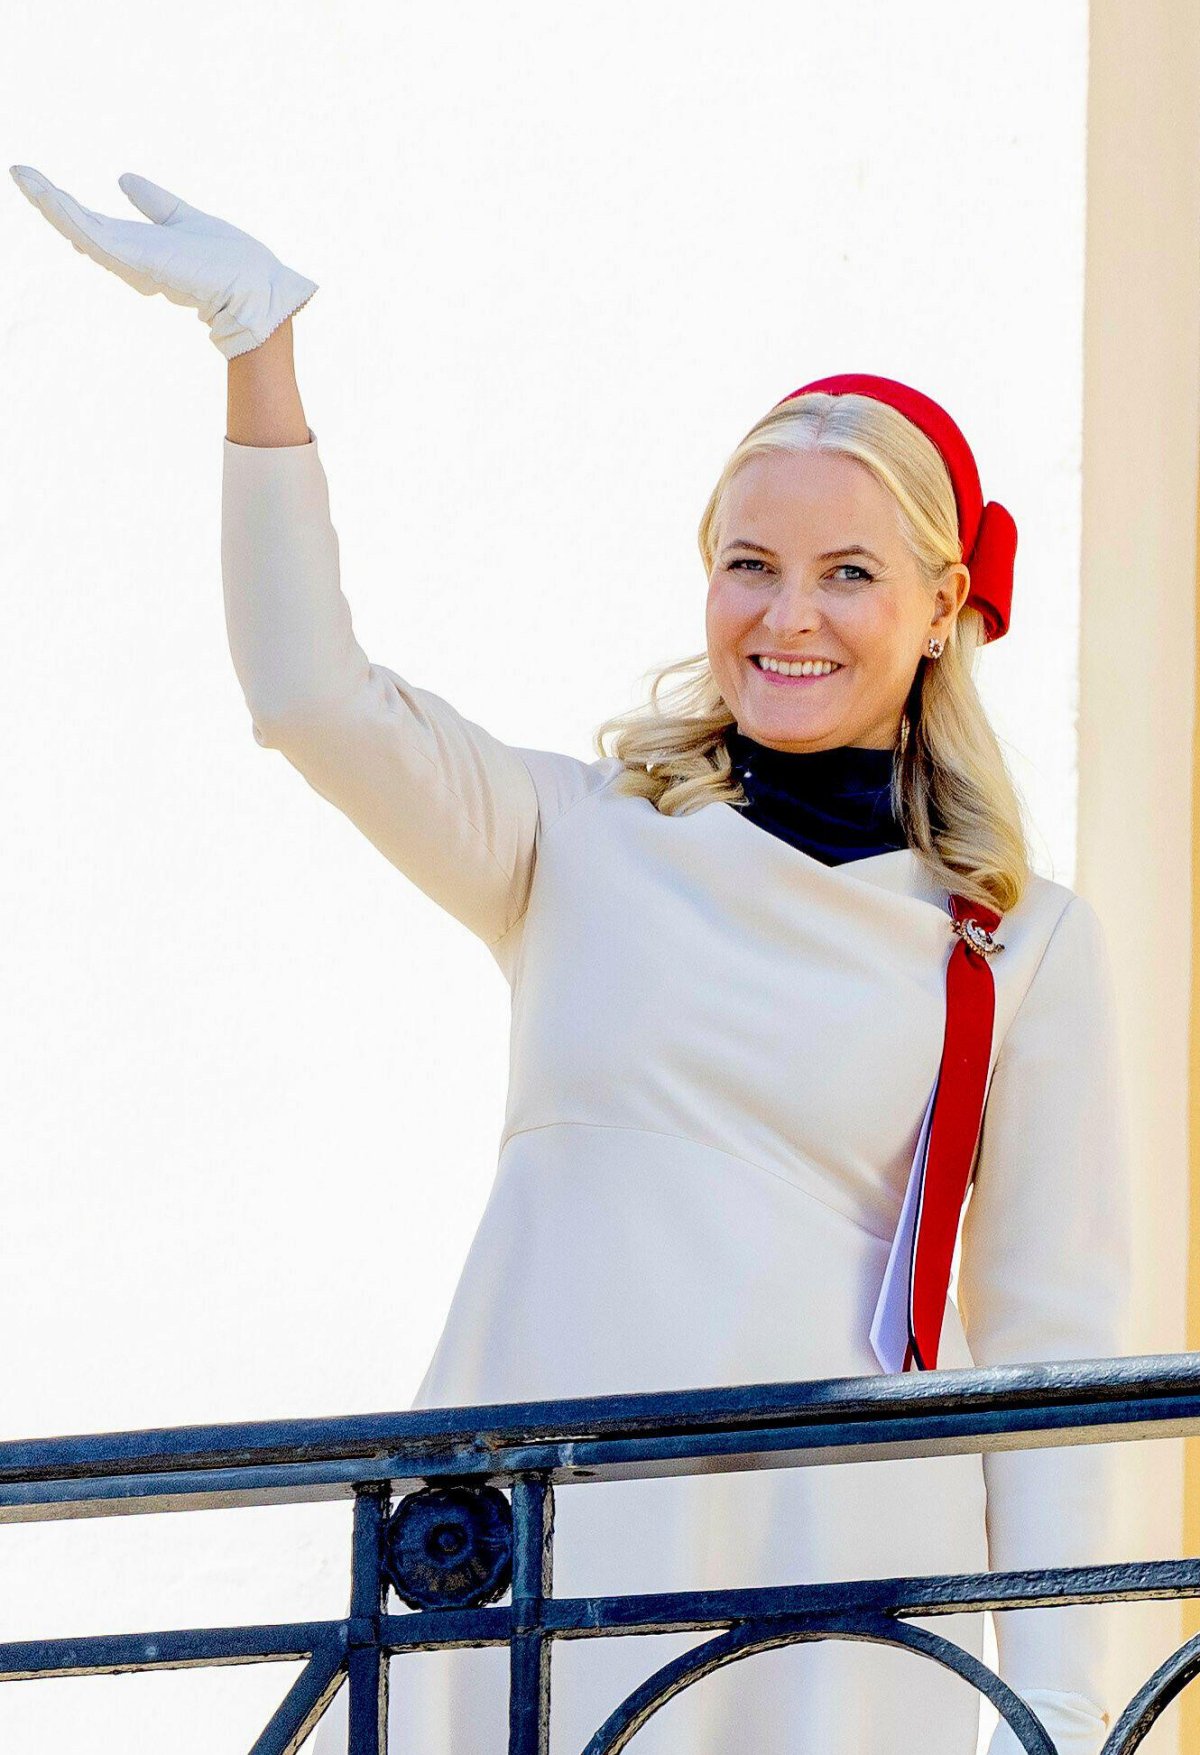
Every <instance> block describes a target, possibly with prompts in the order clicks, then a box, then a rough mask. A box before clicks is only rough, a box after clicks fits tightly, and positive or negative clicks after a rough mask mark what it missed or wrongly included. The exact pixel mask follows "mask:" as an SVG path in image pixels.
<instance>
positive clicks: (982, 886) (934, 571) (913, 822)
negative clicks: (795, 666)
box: [594, 391, 1030, 913]
mask: <svg viewBox="0 0 1200 1755" xmlns="http://www.w3.org/2000/svg"><path fill="white" fill-rule="evenodd" d="M808 450H816V451H834V452H840V453H841V454H842V455H843V456H846V457H853V458H855V459H856V460H857V461H858V462H860V463H863V464H865V465H866V467H867V468H868V469H869V470H870V471H871V473H872V474H873V475H874V476H875V478H876V480H877V481H879V482H881V483H882V485H883V486H884V487H885V488H887V490H888V492H889V493H890V494H891V495H892V498H893V500H894V501H895V504H896V509H897V514H898V526H899V529H900V531H901V534H902V536H903V538H904V541H905V542H906V544H907V546H908V548H909V549H910V550H911V552H912V554H913V556H914V558H915V560H916V562H917V565H918V567H919V569H920V572H921V575H922V578H923V579H924V581H925V584H926V585H927V587H928V589H929V594H930V597H931V598H932V596H933V594H934V592H935V590H936V588H937V586H938V584H939V582H940V581H941V579H942V577H943V575H944V574H945V572H946V571H947V569H948V568H949V567H951V566H953V565H956V564H958V563H959V562H961V561H962V559H963V553H962V543H961V540H960V538H959V533H958V511H957V507H956V505H955V500H954V488H953V485H952V483H951V481H950V475H949V472H948V471H947V469H946V465H945V463H944V461H943V459H942V455H941V453H940V452H939V450H938V449H937V446H936V445H935V444H934V443H933V441H932V440H931V439H929V438H928V437H927V436H926V434H925V433H923V432H922V431H921V429H920V428H919V427H918V426H916V425H914V423H913V422H912V421H910V420H908V419H907V417H906V416H904V415H902V414H901V413H900V412H899V410H898V409H895V408H892V407H891V406H890V405H889V404H887V403H885V402H879V401H877V400H876V399H875V398H874V397H869V396H861V395H853V394H847V395H840V396H834V395H830V394H828V393H826V392H823V391H809V392H807V393H805V394H804V395H802V396H797V397H794V398H793V399H792V400H791V401H788V402H783V403H780V404H779V405H778V406H777V407H775V408H772V409H771V410H770V411H769V412H768V413H767V414H765V415H764V416H763V418H762V419H761V420H760V421H758V422H757V423H756V424H755V425H754V426H753V427H751V429H750V431H749V432H748V433H747V434H746V436H745V438H743V439H742V440H741V442H740V444H738V446H737V447H736V449H735V450H734V451H733V453H732V455H731V456H730V457H729V459H728V461H727V462H726V464H725V467H724V469H723V470H722V471H721V475H720V479H719V480H718V482H717V484H716V486H715V487H714V489H713V491H712V494H711V495H710V497H709V501H708V505H707V506H706V507H705V509H704V516H703V518H702V519H701V520H700V529H699V533H698V535H699V543H700V555H701V558H702V560H703V562H704V571H705V576H706V577H711V575H712V568H713V560H714V555H715V552H716V540H717V538H716V532H717V528H718V525H719V521H720V517H721V513H722V510H723V506H724V500H725V495H726V493H727V491H728V489H729V486H730V484H731V482H732V481H733V478H734V476H735V475H736V474H737V472H738V470H739V469H740V468H741V466H742V465H743V463H745V462H746V461H747V459H748V458H751V457H755V456H759V455H761V454H763V453H765V452H770V451H808ZM984 644H985V639H984V627H983V618H982V616H981V615H980V612H979V611H978V610H977V609H973V608H972V606H971V600H970V597H968V598H967V599H966V601H965V603H964V604H963V607H962V609H961V610H960V611H959V613H958V615H957V617H956V618H955V621H954V624H953V627H952V629H951V632H950V636H949V638H948V640H947V642H946V645H945V648H944V650H943V652H942V656H941V657H940V658H938V659H936V660H933V659H927V658H922V659H921V661H920V663H919V664H918V666H917V670H916V673H915V675H914V677H913V683H912V688H911V690H910V691H909V695H908V698H907V700H906V702H905V706H904V710H903V713H902V715H901V722H900V728H899V736H898V740H897V744H896V749H895V758H894V762H893V768H892V802H893V806H894V808H895V809H896V811H897V814H898V816H899V820H900V822H901V824H902V825H903V828H904V832H905V835H906V837H907V840H908V845H909V846H910V847H911V848H912V850H913V852H914V853H915V854H916V855H917V857H918V858H919V859H920V860H921V861H922V862H923V864H924V865H925V867H926V868H927V870H928V871H929V873H930V875H931V877H932V878H933V880H934V882H935V883H936V884H938V885H940V886H942V887H943V888H945V889H947V890H949V891H951V892H952V893H956V894H959V895H964V896H967V897H969V898H970V899H971V900H972V901H976V902H981V903H983V904H984V905H985V906H988V907H992V908H997V909H999V910H1000V912H1001V913H1006V912H1007V911H1008V910H1009V909H1010V908H1013V907H1015V905H1016V904H1017V902H1018V901H1019V900H1020V898H1021V895H1022V893H1023V891H1024V889H1025V887H1026V885H1027V884H1028V882H1029V877H1030V866H1029V853H1028V842H1027V839H1026V832H1025V821H1024V812H1023V807H1022V804H1021V800H1020V798H1019V797H1018V794H1017V791H1016V788H1015V787H1014V785H1013V781H1012V778H1011V776H1010V774H1009V771H1008V767H1007V764H1006V762H1005V760H1004V755H1003V752H1002V751H1001V748H1000V745H999V742H998V741H997V738H996V734H995V732H994V731H993V730H992V726H991V724H990V722H989V720H988V717H987V714H986V712H985V710H984V706H983V702H982V701H981V699H980V697H979V694H978V691H977V690H976V687H975V681H974V670H975V661H976V656H977V654H978V652H979V650H980V648H981V647H982V646H983V645H984ZM647 674H648V675H649V676H650V678H651V681H650V695H649V700H648V701H647V703H646V705H645V706H644V707H641V708H637V709H635V710H633V711H632V712H628V713H619V714H616V715H614V716H613V717H612V718H610V719H606V720H605V721H604V723H603V724H602V725H600V726H599V727H598V728H597V730H596V732H595V736H594V744H595V748H596V750H597V752H598V754H600V755H601V756H609V757H616V758H618V759H619V760H620V761H621V762H622V763H623V765H624V772H623V773H622V774H620V775H619V776H618V778H617V781H616V783H615V790H616V791H618V792H621V793H625V794H628V795H630V796H633V797H639V798H648V799H650V800H651V802H652V803H653V804H654V805H655V806H656V808H657V809H658V810H660V811H662V812H663V814H664V815H666V816H674V815H675V814H676V813H679V814H684V813H687V812H689V811H693V810H699V809H700V808H701V807H702V806H703V805H706V804H718V803H729V804H743V805H744V804H745V803H746V802H747V801H746V795H745V793H744V791H743V790H742V787H741V785H740V783H739V782H738V781H737V780H736V779H735V778H734V777H733V774H732V769H731V764H730V759H729V752H728V749H727V748H726V745H725V731H726V729H727V728H728V727H729V726H731V725H734V724H735V723H736V720H735V716H734V714H733V713H732V712H731V711H730V709H729V706H728V705H727V703H726V701H725V699H724V697H723V696H722V694H721V691H720V689H719V688H718V686H717V682H716V679H715V677H714V676H713V673H712V669H711V667H710V665H709V660H708V653H707V652H706V651H705V652H698V653H695V654H693V655H692V656H691V657H688V658H681V659H679V660H678V661H677V662H676V663H674V664H668V665H666V666H664V667H663V668H661V669H659V670H658V671H656V672H652V673H647ZM672 678H677V679H678V680H676V681H675V682H674V683H672V684H671V686H670V687H668V686H667V685H668V683H669V681H670V679H672ZM664 696H665V699H664ZM609 746H611V747H609Z"/></svg>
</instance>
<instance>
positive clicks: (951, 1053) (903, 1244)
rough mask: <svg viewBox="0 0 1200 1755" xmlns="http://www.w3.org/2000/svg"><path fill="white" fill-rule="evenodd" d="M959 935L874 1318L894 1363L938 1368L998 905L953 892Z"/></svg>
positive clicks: (975, 1108)
mask: <svg viewBox="0 0 1200 1755" xmlns="http://www.w3.org/2000/svg"><path fill="white" fill-rule="evenodd" d="M949 907H950V913H951V916H952V918H953V931H954V933H955V934H956V937H957V943H956V944H955V945H954V946H953V948H952V950H951V952H950V959H949V961H948V963H947V965H946V1028H945V1036H944V1039H943V1043H942V1060H941V1065H940V1067H939V1068H938V1075H937V1078H936V1079H935V1081H934V1086H933V1090H932V1092H931V1093H930V1097H929V1102H928V1104H927V1105H926V1108H925V1115H924V1119H923V1120H922V1122H921V1128H920V1132H919V1134H918V1137H917V1149H916V1153H915V1155H914V1157H913V1162H912V1169H911V1170H910V1172H909V1178H908V1188H907V1190H906V1192H905V1196H904V1204H903V1206H902V1207H901V1209H900V1219H899V1222H898V1224H897V1226H896V1234H895V1236H894V1237H893V1239H892V1247H891V1253H890V1254H889V1256H888V1260H887V1266H886V1268H885V1269H884V1275H883V1285H882V1287H881V1288H880V1293H879V1298H878V1301H877V1303H876V1305H875V1315H874V1318H873V1320H872V1323H871V1345H872V1346H873V1348H874V1349H875V1355H876V1357H877V1358H878V1360H879V1362H880V1364H881V1365H882V1366H883V1368H884V1370H885V1371H890V1372H901V1371H907V1370H908V1369H909V1368H910V1366H914V1367H915V1368H916V1369H918V1370H921V1371H933V1370H936V1368H937V1355H938V1342H939V1340H940V1339H941V1333H942V1318H943V1316H944V1315H945V1310H946V1297H947V1293H948V1291H949V1287H950V1270H951V1268H952V1267H953V1264H954V1246H955V1243H956V1241H957V1238H958V1225H959V1220H960V1218H961V1216H962V1209H963V1203H964V1201H965V1200H966V1196H967V1188H968V1185H969V1183H970V1180H971V1170H972V1166H973V1164H974V1159H975V1148H976V1146H977V1144H978V1142H979V1131H980V1127H981V1125H982V1122H983V1103H984V1097H985V1095H986V1092H987V1080H988V1064H989V1062H990V1060H991V1053H992V1024H993V1020H994V1017H995V984H994V982H993V979H992V971H991V965H990V962H989V959H990V957H991V956H992V955H993V953H994V952H996V951H1000V950H1003V949H1004V947H1003V945H1002V944H1000V943H999V942H998V941H997V940H995V939H993V937H992V930H993V929H994V928H995V927H997V926H998V925H999V924H1000V915H999V913H998V912H997V910H996V909H994V908H988V907H985V906H984V905H983V904H982V903H979V902H971V901H968V900H967V898H966V897H965V896H951V897H950V898H949Z"/></svg>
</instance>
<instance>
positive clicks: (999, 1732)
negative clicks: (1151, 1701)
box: [987, 1684, 1111, 1755]
mask: <svg viewBox="0 0 1200 1755" xmlns="http://www.w3.org/2000/svg"><path fill="white" fill-rule="evenodd" d="M1010 1686H1011V1684H1010ZM1016 1692H1017V1693H1018V1694H1020V1696H1021V1699H1022V1700H1023V1701H1024V1702H1025V1704H1026V1706H1028V1708H1029V1710H1030V1711H1031V1712H1033V1713H1036V1714H1037V1716H1038V1718H1040V1719H1041V1721H1042V1723H1043V1725H1044V1726H1045V1727H1046V1733H1047V1735H1048V1736H1049V1738H1050V1741H1051V1742H1052V1743H1053V1744H1054V1747H1055V1749H1056V1750H1057V1751H1058V1755H1099V1752H1100V1750H1101V1748H1102V1747H1103V1746H1104V1739H1105V1737H1107V1735H1108V1733H1109V1730H1110V1729H1111V1726H1110V1725H1109V1722H1108V1720H1107V1718H1106V1717H1105V1714H1104V1713H1103V1712H1102V1711H1101V1710H1100V1708H1099V1707H1098V1706H1097V1705H1096V1704H1095V1702H1094V1701H1091V1700H1088V1699H1087V1698H1086V1697H1085V1696H1084V1695H1082V1694H1067V1693H1062V1692H1058V1691H1056V1690H1054V1689H1051V1688H1026V1689H1021V1688H1018V1689H1017V1690H1016ZM987 1755H1025V1751H1024V1750H1023V1748H1022V1746H1021V1741H1020V1738H1019V1737H1018V1736H1017V1735H1016V1733H1015V1732H1014V1731H1013V1730H1012V1729H1011V1727H1010V1726H1009V1725H1008V1724H1006V1723H1005V1721H1004V1720H1003V1719H1001V1720H1000V1723H999V1724H998V1725H997V1726H996V1728H995V1730H994V1731H993V1732H992V1738H991V1741H990V1742H989V1744H988V1746H987Z"/></svg>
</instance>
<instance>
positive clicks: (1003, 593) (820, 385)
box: [776, 372, 1017, 641]
mask: <svg viewBox="0 0 1200 1755" xmlns="http://www.w3.org/2000/svg"><path fill="white" fill-rule="evenodd" d="M809 390H822V391H825V392H826V393H827V394H829V395H832V396H841V395H845V394H846V393H847V392H856V393H857V394H858V395H860V396H870V397H872V398H874V400H875V401H876V402H886V403H888V404H889V405H890V406H891V407H892V408H895V409H898V410H899V411H900V413H901V414H902V415H904V416H906V418H907V419H908V420H910V421H911V422H912V423H913V425H914V426H915V427H920V429H921V431H922V432H923V433H924V434H925V435H926V437H927V438H929V439H932V440H933V443H934V444H935V445H936V446H937V448H938V450H939V451H940V452H941V455H942V458H943V461H944V462H945V465H946V468H947V469H948V471H949V472H950V480H951V482H952V484H953V486H954V499H955V503H956V505H957V507H958V534H959V537H960V538H961V541H962V550H963V560H964V562H965V563H966V565H967V567H968V568H969V570H970V574H971V591H970V595H969V597H968V598H967V600H966V601H967V602H968V603H969V604H971V605H972V606H973V607H974V608H975V609H977V610H979V612H980V613H981V615H982V616H983V622H984V630H985V636H986V638H987V639H988V640H989V641H990V640H998V639H999V638H1000V636H1001V635H1002V634H1005V633H1007V632H1008V617H1009V611H1010V609H1011V608H1012V589H1013V561H1014V559H1015V557H1016V552H1017V527H1016V524H1015V523H1014V522H1013V518H1012V515H1011V513H1009V512H1007V511H1006V510H1005V509H1004V507H1003V506H1001V505H1000V504H999V503H998V502H997V501H996V500H989V501H988V503H987V505H984V503H983V490H982V488H981V487H980V485H979V470H978V468H977V466H976V463H975V458H974V456H973V455H972V452H971V447H970V446H969V445H968V444H967V441H966V439H965V438H964V437H963V435H962V433H961V432H960V431H959V429H958V427H957V426H956V425H955V423H954V422H953V421H952V420H951V418H950V416H949V415H948V414H947V413H946V410H945V409H944V408H942V407H940V406H939V405H938V404H937V403H936V402H935V401H934V400H933V398H932V397H930V396H925V395H923V394H922V393H921V391H920V390H913V389H912V388H911V387H910V386H909V385H908V384H901V383H899V382H898V381H897V380H896V379H895V378H877V377H874V376H872V375H871V374H870V373H869V372H840V373H838V374H837V375H836V376H835V377H832V378H817V379H815V380H814V381H813V383H811V384H802V385H801V386H800V388H799V390H793V391H792V392H791V395H789V396H785V397H784V398H783V402H790V401H791V400H792V397H795V396H803V395H804V394H805V393H806V392H807V391H809ZM776 407H777V408H778V407H782V403H776Z"/></svg>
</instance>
